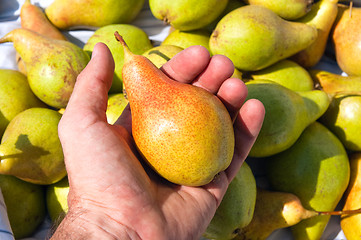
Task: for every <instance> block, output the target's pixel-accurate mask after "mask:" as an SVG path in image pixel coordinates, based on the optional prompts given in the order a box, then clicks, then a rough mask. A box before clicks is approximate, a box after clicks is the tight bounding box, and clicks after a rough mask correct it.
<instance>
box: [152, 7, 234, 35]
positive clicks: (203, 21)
mask: <svg viewBox="0 0 361 240" xmlns="http://www.w3.org/2000/svg"><path fill="white" fill-rule="evenodd" d="M227 3H228V0H186V1H184V0H172V1H169V0H150V1H149V7H150V10H151V12H152V14H153V15H154V17H155V18H157V19H159V20H162V21H164V22H165V23H167V24H170V25H171V26H172V27H174V28H176V29H179V30H182V31H190V30H195V29H200V28H203V27H205V26H207V25H208V24H210V23H211V22H213V21H214V20H215V19H216V18H217V17H218V16H219V15H221V13H222V12H223V10H224V9H225V8H226V6H227Z"/></svg>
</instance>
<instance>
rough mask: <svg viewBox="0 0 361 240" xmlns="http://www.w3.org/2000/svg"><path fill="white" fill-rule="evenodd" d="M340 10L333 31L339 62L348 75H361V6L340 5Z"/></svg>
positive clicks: (333, 40)
mask: <svg viewBox="0 0 361 240" xmlns="http://www.w3.org/2000/svg"><path fill="white" fill-rule="evenodd" d="M339 12H340V15H339V17H338V18H337V19H336V21H335V25H334V30H333V32H332V42H333V45H334V49H335V55H336V61H337V64H338V65H339V67H340V68H341V69H342V71H344V72H345V73H347V74H348V75H356V76H361V68H360V64H359V63H360V61H361V60H360V56H361V47H360V46H361V29H360V22H361V8H360V7H352V8H346V7H339Z"/></svg>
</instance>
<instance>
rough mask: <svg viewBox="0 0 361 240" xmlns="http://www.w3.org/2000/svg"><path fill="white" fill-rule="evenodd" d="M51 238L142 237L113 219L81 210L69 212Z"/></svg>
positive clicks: (55, 239) (54, 239)
mask: <svg viewBox="0 0 361 240" xmlns="http://www.w3.org/2000/svg"><path fill="white" fill-rule="evenodd" d="M50 239H51V240H64V239H67V240H75V239H77V240H81V239H122V240H123V239H124V240H127V239H129V240H130V239H140V238H139V236H138V235H137V234H136V233H134V232H133V231H129V229H127V228H126V227H125V226H122V225H119V224H115V223H114V222H113V221H112V220H111V219H104V218H101V217H99V215H95V214H89V213H84V212H80V211H76V212H70V211H69V212H68V213H67V215H66V216H65V218H64V219H63V221H62V222H61V223H60V225H59V226H58V227H57V229H56V231H55V232H54V234H53V236H52V237H51V238H50Z"/></svg>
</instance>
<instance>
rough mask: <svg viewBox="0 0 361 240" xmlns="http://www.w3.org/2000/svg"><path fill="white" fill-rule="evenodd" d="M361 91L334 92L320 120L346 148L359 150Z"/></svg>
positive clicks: (360, 146) (360, 140)
mask: <svg viewBox="0 0 361 240" xmlns="http://www.w3.org/2000/svg"><path fill="white" fill-rule="evenodd" d="M360 118H361V91H360V92H359V93H358V94H352V93H351V94H347V93H346V94H342V93H340V94H336V95H335V96H334V97H333V98H332V102H331V104H330V106H329V108H328V109H327V111H326V112H325V113H324V114H323V116H322V117H321V118H320V121H321V122H322V123H323V124H324V125H325V126H326V127H328V128H329V129H330V130H331V131H332V132H333V133H334V134H335V135H336V136H337V137H338V138H339V139H340V141H341V142H342V143H343V145H344V146H345V148H346V149H348V150H352V151H361V138H360V134H361V122H360Z"/></svg>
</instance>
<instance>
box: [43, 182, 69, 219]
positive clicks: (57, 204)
mask: <svg viewBox="0 0 361 240" xmlns="http://www.w3.org/2000/svg"><path fill="white" fill-rule="evenodd" d="M68 193H69V181H68V178H67V177H64V178H63V179H62V180H60V181H59V182H57V183H53V184H50V185H47V186H46V208H47V210H48V213H49V217H50V219H51V221H52V223H53V224H55V225H58V224H59V223H60V222H61V221H62V220H63V218H64V217H65V214H66V213H67V212H68Z"/></svg>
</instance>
